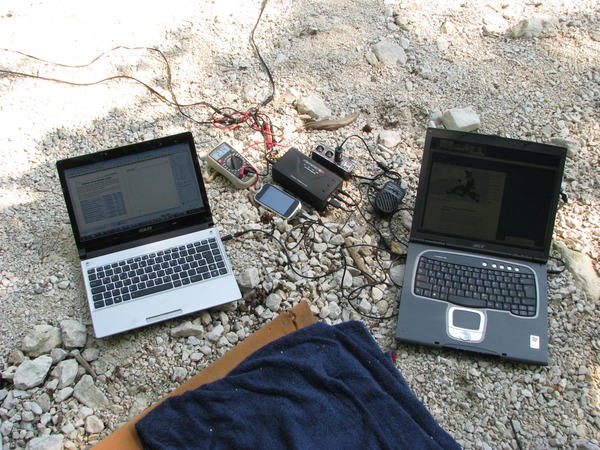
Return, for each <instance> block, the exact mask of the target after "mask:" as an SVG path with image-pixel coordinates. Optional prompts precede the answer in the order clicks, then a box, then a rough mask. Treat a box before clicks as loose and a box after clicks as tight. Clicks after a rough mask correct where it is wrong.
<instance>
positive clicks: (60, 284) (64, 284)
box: [57, 280, 71, 290]
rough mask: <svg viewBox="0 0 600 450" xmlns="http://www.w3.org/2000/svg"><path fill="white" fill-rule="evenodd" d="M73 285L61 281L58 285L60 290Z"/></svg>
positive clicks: (66, 281)
mask: <svg viewBox="0 0 600 450" xmlns="http://www.w3.org/2000/svg"><path fill="white" fill-rule="evenodd" d="M70 284H71V283H70V282H69V281H68V280H64V281H61V282H59V283H58V284H57V286H58V288H59V289H63V290H64V289H67V288H68V287H69V285H70Z"/></svg>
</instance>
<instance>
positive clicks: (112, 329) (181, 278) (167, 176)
mask: <svg viewBox="0 0 600 450" xmlns="http://www.w3.org/2000/svg"><path fill="white" fill-rule="evenodd" d="M56 166H57V170H58V174H59V178H60V183H61V187H62V190H63V194H64V197H65V202H66V206H67V210H68V213H69V219H70V221H71V227H72V229H73V234H74V237H75V243H76V246H77V249H78V253H79V257H80V259H81V262H80V264H81V269H82V272H83V279H84V284H85V289H86V293H87V297H88V305H89V308H90V313H91V317H92V322H93V325H94V332H95V335H96V337H98V338H101V337H105V336H109V335H113V334H116V333H121V332H124V331H128V330H131V329H134V328H139V327H142V326H145V325H149V324H152V323H156V322H160V321H163V320H166V319H170V318H173V317H178V316H182V315H185V314H189V313H192V312H196V311H199V310H203V309H207V308H211V307H213V306H216V305H221V304H224V303H228V302H231V301H234V300H237V299H239V298H240V297H241V294H240V291H239V288H238V285H237V283H236V281H235V278H234V275H233V271H232V269H231V265H230V263H229V261H228V258H227V255H226V253H225V249H224V247H223V244H222V242H221V239H220V237H219V233H218V231H217V229H216V228H215V226H214V223H213V219H212V215H211V210H210V206H209V203H208V197H207V193H206V189H205V186H204V183H203V180H202V173H201V170H200V165H199V162H198V156H197V154H196V147H195V145H194V140H193V137H192V134H191V133H181V134H177V135H174V136H168V137H164V138H160V139H154V140H150V141H145V142H141V143H137V144H132V145H127V146H123V147H119V148H115V149H111V150H105V151H100V152H97V153H93V154H89V155H83V156H77V157H74V158H68V159H64V160H60V161H58V162H57V163H56Z"/></svg>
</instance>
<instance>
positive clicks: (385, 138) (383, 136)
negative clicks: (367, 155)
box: [377, 130, 402, 149]
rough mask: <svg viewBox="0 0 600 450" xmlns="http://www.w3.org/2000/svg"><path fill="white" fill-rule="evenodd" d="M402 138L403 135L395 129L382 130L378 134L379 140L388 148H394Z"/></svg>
mask: <svg viewBox="0 0 600 450" xmlns="http://www.w3.org/2000/svg"><path fill="white" fill-rule="evenodd" d="M401 140H402V135H401V134H400V133H399V132H397V131H393V130H382V131H380V132H379V133H378V134H377V142H378V143H380V144H381V145H383V146H385V147H387V148H390V149H391V148H394V147H395V146H396V145H398V144H399V143H400V141H401Z"/></svg>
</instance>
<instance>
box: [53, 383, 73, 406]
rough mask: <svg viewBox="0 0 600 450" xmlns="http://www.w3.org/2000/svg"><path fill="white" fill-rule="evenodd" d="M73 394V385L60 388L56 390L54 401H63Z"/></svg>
mask: <svg viewBox="0 0 600 450" xmlns="http://www.w3.org/2000/svg"><path fill="white" fill-rule="evenodd" d="M72 395H73V388H72V387H66V388H64V389H59V390H57V391H56V392H54V397H53V398H54V402H55V403H62V402H64V401H65V400H67V399H69V398H71V396H72Z"/></svg>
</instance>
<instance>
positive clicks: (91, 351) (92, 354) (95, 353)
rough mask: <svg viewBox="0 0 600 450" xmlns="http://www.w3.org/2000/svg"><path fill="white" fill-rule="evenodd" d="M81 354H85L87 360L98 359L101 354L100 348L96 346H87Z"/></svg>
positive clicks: (84, 357)
mask: <svg viewBox="0 0 600 450" xmlns="http://www.w3.org/2000/svg"><path fill="white" fill-rule="evenodd" d="M81 356H83V359H85V360H86V361H87V362H92V361H96V360H97V359H98V357H99V356H100V349H99V348H95V347H90V348H86V349H85V350H84V351H82V352H81Z"/></svg>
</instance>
